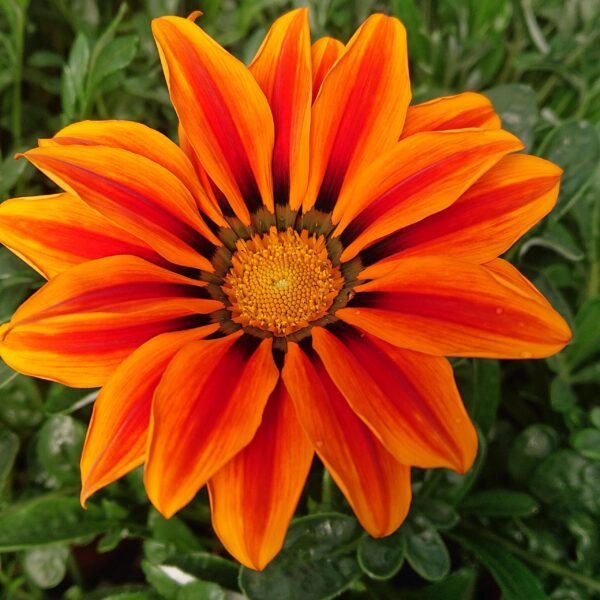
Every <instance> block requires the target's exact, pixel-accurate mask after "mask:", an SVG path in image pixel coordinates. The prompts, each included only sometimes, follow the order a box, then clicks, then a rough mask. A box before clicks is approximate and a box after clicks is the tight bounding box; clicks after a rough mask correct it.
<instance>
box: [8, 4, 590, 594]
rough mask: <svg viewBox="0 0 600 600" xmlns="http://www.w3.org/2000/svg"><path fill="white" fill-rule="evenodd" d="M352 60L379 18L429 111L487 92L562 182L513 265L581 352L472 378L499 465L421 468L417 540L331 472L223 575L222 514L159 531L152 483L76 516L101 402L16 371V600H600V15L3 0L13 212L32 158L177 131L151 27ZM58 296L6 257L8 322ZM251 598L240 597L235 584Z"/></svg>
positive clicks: (32, 175) (484, 432)
mask: <svg viewBox="0 0 600 600" xmlns="http://www.w3.org/2000/svg"><path fill="white" fill-rule="evenodd" d="M302 5H309V6H310V7H311V25H312V31H313V35H314V38H315V39H316V38H318V37H320V36H322V35H326V34H327V35H334V36H337V37H339V38H341V39H342V40H344V41H346V40H347V39H348V38H349V36H350V35H351V34H352V32H353V30H354V29H355V28H356V26H357V25H358V24H360V22H361V21H362V20H363V19H364V18H365V17H366V16H367V15H368V14H370V13H371V12H377V11H382V12H386V13H388V14H393V15H396V16H398V17H400V18H401V19H402V20H403V21H404V23H405V25H406V27H407V29H408V42H409V50H410V65H411V77H412V83H413V96H414V98H415V101H421V100H424V99H428V98H431V97H435V96H439V95H447V94H452V93H456V92H460V91H465V90H482V91H484V93H486V94H487V95H488V96H489V97H490V98H491V100H492V101H493V103H494V105H495V107H496V109H497V110H498V112H499V113H500V115H501V116H502V119H503V122H504V126H505V127H506V128H507V129H509V130H511V131H512V132H514V133H516V134H517V135H518V136H520V137H521V138H522V139H523V140H524V141H525V142H526V144H527V150H528V151H529V152H532V153H534V154H538V155H541V156H545V157H547V158H549V159H551V160H553V161H555V162H557V163H558V164H559V165H561V166H562V167H563V169H564V170H565V174H564V177H563V182H562V191H561V194H560V199H559V202H558V206H557V208H556V210H555V211H554V212H553V213H552V215H551V216H550V217H549V218H547V219H546V220H545V221H544V223H543V224H541V225H540V226H538V227H537V228H536V229H535V230H533V231H532V232H531V233H530V234H529V235H527V236H526V238H525V239H523V240H521V242H519V244H518V245H517V246H516V247H515V248H513V249H512V250H511V251H510V253H509V256H508V258H509V259H510V260H511V261H512V262H513V263H515V264H517V265H518V266H519V268H520V269H521V270H522V271H523V272H524V273H525V274H526V275H528V276H529V277H530V278H531V279H532V280H533V281H534V282H535V283H536V285H537V286H538V287H539V288H540V289H541V290H542V291H543V292H544V294H545V295H546V296H547V297H548V298H550V300H551V301H552V303H553V304H554V306H555V307H556V308H557V309H558V310H559V311H560V312H561V313H562V314H563V315H564V316H565V318H566V319H567V320H568V321H569V323H570V324H571V326H572V327H573V329H574V331H575V337H574V341H573V343H572V344H571V345H570V346H569V347H568V348H567V349H566V350H565V351H564V352H563V353H562V354H560V355H559V356H557V357H554V358H552V359H549V360H547V361H518V362H504V363H499V362H497V361H491V360H487V361H484V360H478V361H471V360H464V359H463V360H459V361H454V366H455V371H456V375H457V379H458V383H459V386H460V388H461V391H462V394H463V398H464V399H465V402H466V404H467V406H468V409H469V412H470V414H471V416H472V417H473V419H474V420H475V422H476V423H477V425H478V427H479V430H480V434H481V444H480V446H481V447H480V453H479V456H478V459H477V462H476V465H475V467H474V468H473V469H472V470H471V471H470V472H469V473H468V474H467V475H466V476H458V475H456V474H453V473H450V472H447V471H443V470H439V471H429V472H423V471H418V470H415V473H414V476H413V483H414V493H415V502H414V506H413V509H412V510H411V513H410V516H409V519H408V520H407V522H406V523H405V525H403V526H402V527H401V529H400V530H399V532H397V533H396V534H394V535H393V536H391V537H390V538H386V539H384V540H378V541H376V540H372V539H370V538H368V537H367V536H365V534H364V533H363V532H362V531H361V529H360V528H359V526H358V525H357V523H356V521H355V520H354V518H353V517H352V516H351V511H350V510H349V508H348V506H347V505H346V504H345V502H344V500H343V498H342V496H341V495H340V494H339V492H338V491H337V490H336V489H335V487H334V486H333V484H332V483H331V481H330V480H329V478H328V477H327V475H326V474H324V473H323V471H322V468H321V467H320V465H317V464H315V465H314V467H313V471H312V473H311V477H310V479H309V483H308V485H307V488H306V490H305V492H304V495H303V497H302V500H301V502H300V506H299V509H298V515H297V516H298V519H297V520H296V521H295V523H294V524H293V525H292V529H291V530H290V534H289V536H288V540H287V542H286V547H285V549H284V551H283V552H282V553H281V555H280V557H279V558H277V559H276V561H274V563H273V564H272V565H271V566H270V567H269V568H268V569H267V570H265V571H264V572H263V573H253V572H249V571H246V570H244V569H242V570H241V573H239V571H240V570H239V568H238V566H237V565H236V564H235V563H234V562H233V561H231V560H230V559H229V557H228V556H227V555H226V553H225V552H224V550H223V549H222V548H221V547H220V545H219V542H218V541H217V540H216V538H215V536H214V534H213V533H212V530H211V527H210V520H209V511H208V501H207V497H206V495H205V494H204V493H201V494H200V495H199V496H198V498H197V499H196V500H195V501H194V502H193V503H192V504H191V505H190V506H189V507H188V508H186V509H185V510H183V511H182V512H181V513H180V514H179V515H178V516H177V517H175V518H173V519H171V520H170V521H165V520H164V519H162V518H161V517H159V516H158V515H157V514H156V513H155V512H154V511H153V510H151V509H150V508H149V505H148V502H147V500H146V499H145V494H144V491H143V487H142V483H141V475H140V473H139V472H134V473H133V474H131V475H130V476H128V477H126V478H125V479H124V480H123V481H121V482H118V483H116V484H113V485H112V486H110V487H109V488H108V489H107V490H105V491H103V492H101V493H99V494H97V495H96V496H95V497H94V498H93V500H92V501H91V502H90V508H89V510H88V511H85V512H84V511H82V510H81V509H80V507H79V503H78V500H77V496H78V477H79V475H78V460H79V453H80V450H81V445H82V442H83V438H84V434H85V426H86V424H87V422H88V420H89V416H90V412H91V403H92V402H93V399H94V397H95V394H94V392H93V391H92V392H91V393H90V392H88V391H85V390H69V389H67V388H65V387H63V386H60V385H58V384H48V383H47V382H41V381H37V380H33V379H30V378H27V377H24V376H21V375H17V374H16V373H13V372H11V370H10V369H9V368H8V367H6V366H5V365H1V364H0V598H2V599H3V600H9V599H10V600H17V599H24V600H25V599H26V600H29V599H31V600H37V599H43V598H65V599H67V600H95V599H100V598H104V599H109V598H110V599H112V600H144V599H154V598H166V599H167V600H224V599H229V600H233V599H236V598H241V597H243V594H245V595H247V596H248V597H249V598H251V599H255V600H313V599H314V600H316V599H321V598H330V597H333V596H335V595H336V594H342V597H343V598H356V599H375V600H377V599H382V600H387V599H390V600H394V599H404V598H406V599H408V600H413V599H425V600H428V599H431V600H436V599H440V600H477V599H483V600H488V599H491V600H494V599H496V598H504V599H506V600H542V599H545V598H551V599H553V600H591V599H593V598H600V549H599V543H600V542H599V540H600V537H599V527H600V403H599V402H598V400H599V389H600V387H599V386H600V361H599V360H598V359H599V357H600V176H599V169H598V166H599V162H600V142H599V125H600V1H599V0H569V1H565V0H437V1H434V0H395V1H392V0H389V1H380V2H376V1H371V0H355V1H354V2H351V1H348V0H326V1H321V2H317V1H315V2H288V1H276V0H242V1H236V0H204V1H202V0H197V1H195V2H181V1H178V0H147V1H145V2H143V1H139V2H130V3H128V4H127V5H125V4H119V3H118V2H116V1H112V0H107V1H100V0H74V1H72V2H69V1H67V0H51V1H42V0H31V1H28V0H0V199H6V198H8V197H11V196H18V195H33V194H37V193H44V192H47V191H52V189H53V188H52V186H51V185H50V184H49V183H48V182H47V181H45V180H44V178H43V176H41V175H40V174H39V173H36V172H35V171H34V170H33V169H32V168H31V167H29V166H28V165H27V164H26V163H25V161H15V160H13V158H12V156H13V154H14V153H15V152H17V151H20V150H23V149H25V148H29V147H32V146H33V145H35V143H36V139H37V138H39V137H49V136H51V135H52V134H53V133H54V132H55V131H56V130H57V129H59V128H60V127H62V126H63V125H65V124H67V123H70V122H72V121H76V120H79V119H86V118H95V119H104V118H125V119H133V120H137V121H141V122H143V123H146V124H148V125H151V126H153V127H155V128H157V129H159V130H161V131H164V132H166V133H167V134H169V135H171V136H173V134H174V132H175V129H176V122H175V113H174V111H173V110H172V108H171V106H170V103H169V100H168V95H167V91H166V88H165V85H164V82H163V77H162V73H161V70H160V65H159V61H158V57H157V54H156V50H155V46H154V43H153V40H152V37H151V34H150V28H149V23H150V20H151V18H153V17H155V16H159V15H163V14H179V15H182V16H185V15H186V14H187V13H188V12H190V11H191V10H194V9H198V8H199V9H201V10H203V11H204V13H205V14H204V17H202V18H201V20H200V24H201V25H202V26H203V27H204V28H205V29H206V30H207V31H208V32H209V33H210V34H211V35H212V36H214V38H215V39H216V40H218V41H219V42H220V43H222V44H223V45H225V46H226V47H227V48H229V49H230V50H231V51H233V52H234V53H236V54H237V55H238V56H239V57H240V58H242V59H243V60H245V61H248V60H249V59H250V58H251V57H252V56H253V54H254V52H255V51H256V49H257V48H258V45H259V43H260V41H261V40H262V38H263V36H264V34H265V33H266V31H267V29H268V27H269V25H270V23H271V22H272V21H273V20H274V19H275V18H276V17H277V16H279V15H281V14H282V13H283V12H284V11H286V10H288V9H290V8H293V7H296V6H302ZM41 283H42V281H41V279H40V278H39V276H37V275H36V274H35V273H34V272H33V271H32V270H30V269H29V268H28V267H27V266H26V265H25V264H24V263H22V262H20V261H19V260H18V259H17V258H15V257H14V256H13V255H12V254H10V253H9V252H8V251H6V250H4V249H0V322H4V321H5V320H7V319H9V318H10V315H11V314H12V312H13V311H14V309H15V308H16V306H17V305H18V304H19V303H20V302H21V301H22V300H23V299H24V298H25V297H27V295H29V294H30V293H31V292H32V291H33V290H35V289H36V288H37V287H38V286H39V285H41ZM238 576H239V577H238Z"/></svg>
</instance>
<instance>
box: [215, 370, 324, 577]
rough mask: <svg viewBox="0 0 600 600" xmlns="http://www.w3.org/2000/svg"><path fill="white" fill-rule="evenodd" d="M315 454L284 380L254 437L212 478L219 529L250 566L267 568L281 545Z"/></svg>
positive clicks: (232, 551)
mask: <svg viewBox="0 0 600 600" xmlns="http://www.w3.org/2000/svg"><path fill="white" fill-rule="evenodd" d="M313 454H314V452H313V448H312V445H311V443H310V441H309V439H308V438H307V437H306V434H305V433H304V431H303V430H302V428H301V427H300V423H299V422H298V418H297V417H296V411H295V409H294V406H293V404H292V400H291V398H290V397H289V395H288V393H287V391H286V390H285V387H284V385H283V383H281V381H280V383H279V384H278V385H277V387H276V388H275V390H274V391H273V393H272V394H271V397H270V398H269V402H268V403H267V407H266V409H265V412H264V415H263V419H262V422H261V424H260V427H259V428H258V431H257V432H256V435H255V436H254V438H253V439H252V441H251V442H250V443H249V444H248V445H247V446H246V447H245V448H244V449H243V450H242V451H241V452H239V453H238V454H236V455H235V457H234V458H233V459H231V460H230V461H229V462H228V463H227V464H226V465H225V466H224V467H223V468H222V469H220V470H219V471H217V473H216V474H215V475H214V476H213V477H212V478H211V479H210V480H209V482H208V490H209V492H210V504H211V512H212V521H213V526H214V529H215V531H216V532H217V535H218V536H219V539H220V540H221V542H223V545H224V546H225V548H227V550H228V552H229V553H230V554H232V555H233V556H234V557H235V558H237V559H238V560H239V561H240V562H241V563H243V564H244V565H246V566H247V567H250V568H251V569H259V570H260V569H263V568H264V567H265V566H266V565H267V563H269V562H270V561H271V559H272V558H273V557H274V556H275V555H276V554H277V553H278V552H279V550H280V549H281V547H282V545H283V540H284V538H285V534H286V532H287V528H288V525H289V523H290V520H291V518H292V516H293V514H294V511H295V509H296V505H297V504H298V500H299V498H300V494H301V492H302V488H303V487H304V482H305V480H306V477H307V476H308V471H309V469H310V465H311V462H312V457H313Z"/></svg>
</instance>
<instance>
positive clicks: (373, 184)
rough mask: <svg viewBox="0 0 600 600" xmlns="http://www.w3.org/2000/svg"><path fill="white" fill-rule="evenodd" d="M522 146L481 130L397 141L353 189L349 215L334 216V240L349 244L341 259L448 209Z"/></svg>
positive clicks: (504, 134)
mask: <svg viewBox="0 0 600 600" xmlns="http://www.w3.org/2000/svg"><path fill="white" fill-rule="evenodd" d="M522 147H523V145H522V144H521V142H520V141H519V140H518V139H517V138H515V137H514V136H513V135H511V134H510V133H507V132H505V131H501V130H499V131H485V130H482V129H466V130H457V131H444V132H426V133H419V134H415V135H413V136H411V137H409V138H406V139H404V140H402V141H400V142H398V143H397V145H396V147H395V148H394V149H393V150H391V151H389V152H387V153H386V154H384V155H383V156H381V157H380V158H379V159H377V160H376V161H375V162H374V163H373V164H372V165H371V166H370V167H368V168H366V169H365V170H364V172H363V173H362V174H361V175H360V177H358V178H357V179H356V180H355V182H354V185H353V186H352V187H351V188H348V192H347V197H348V201H347V202H344V205H345V206H346V207H347V209H346V211H345V212H344V213H337V214H336V212H335V211H334V213H333V220H334V222H337V221H338V220H339V224H338V226H337V228H336V230H335V232H334V235H336V236H340V235H342V241H343V242H344V245H345V250H344V252H343V254H342V260H343V261H347V260H351V259H352V258H354V257H355V256H356V255H357V254H358V253H359V252H360V251H361V250H363V249H364V248H365V247H367V246H369V245H370V244H372V243H373V242H375V241H377V240H378V239H380V238H382V237H384V236H386V235H389V234H390V233H393V232H394V231H397V230H399V229H401V228H403V227H406V226H408V225H412V224H413V223H416V222H418V221H420V220H421V219H424V218H425V217H428V216H430V215H431V214H434V213H436V212H439V211H440V210H443V209H445V208H447V207H448V206H450V205H451V204H452V203H453V202H455V201H456V200H457V199H458V198H459V197H460V195H461V194H462V193H463V192H465V191H466V190H467V189H468V188H469V187H470V186H471V185H472V184H473V183H475V181H477V179H479V177H481V176H482V175H483V174H484V173H485V172H486V171H487V170H488V169H490V168H491V167H493V166H494V165H495V164H496V163H497V162H498V161H499V160H500V159H501V158H502V157H504V156H505V155H506V154H508V153H509V152H514V151H515V150H519V149H521V148H522ZM343 193H345V192H344V191H343ZM340 200H341V198H340ZM340 219H341V220H340Z"/></svg>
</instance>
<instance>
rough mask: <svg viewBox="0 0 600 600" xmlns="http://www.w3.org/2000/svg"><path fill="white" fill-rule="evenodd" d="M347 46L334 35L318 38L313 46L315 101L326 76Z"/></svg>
mask: <svg viewBox="0 0 600 600" xmlns="http://www.w3.org/2000/svg"><path fill="white" fill-rule="evenodd" d="M345 49H346V46H344V44H342V42H340V41H339V40H336V39H335V38H332V37H322V38H321V39H318V40H317V41H316V42H315V43H314V44H313V45H312V48H311V58H312V77H313V80H312V96H313V102H314V101H315V99H316V98H317V94H318V93H319V91H320V90H321V85H322V84H323V80H324V79H325V76H326V75H327V73H328V72H329V70H330V69H331V67H333V65H334V64H335V62H336V61H337V59H338V58H339V57H340V56H341V55H342V54H343V53H344V50H345Z"/></svg>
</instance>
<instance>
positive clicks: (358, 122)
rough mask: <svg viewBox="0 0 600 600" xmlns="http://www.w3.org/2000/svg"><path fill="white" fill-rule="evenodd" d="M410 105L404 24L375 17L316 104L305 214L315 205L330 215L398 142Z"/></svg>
mask: <svg viewBox="0 0 600 600" xmlns="http://www.w3.org/2000/svg"><path fill="white" fill-rule="evenodd" d="M409 101H410V80H409V78H408V63H407V55H406V31H405V29H404V26H403V25H402V23H400V21H398V19H394V18H393V17H386V16H385V15H372V16H370V17H369V18H368V19H367V20H366V21H365V22H364V24H363V25H362V26H361V27H360V28H359V29H358V31H357V32H356V33H355V34H354V36H353V37H352V39H351V40H350V42H349V43H348V45H347V47H346V51H345V52H344V54H343V55H342V56H341V57H340V59H339V60H338V61H337V62H336V63H335V65H334V66H333V68H332V69H331V70H330V71H329V73H328V74H327V77H326V78H325V79H324V81H323V84H322V86H321V91H320V92H319V95H318V97H317V99H316V101H315V103H314V105H313V113H312V123H311V137H310V160H311V164H310V176H309V184H308V191H307V194H306V198H305V201H304V211H305V212H306V211H308V210H309V209H310V208H312V207H313V206H315V208H317V209H318V210H322V211H325V212H329V211H330V210H331V209H332V208H333V206H334V204H335V202H336V200H337V196H338V194H339V192H340V189H341V188H342V184H343V183H344V182H345V181H346V180H349V179H351V178H352V177H353V175H354V173H355V172H356V171H357V170H359V169H362V168H363V167H364V165H365V164H366V163H367V162H370V161H371V160H372V159H373V158H374V157H375V156H377V155H379V154H381V153H382V152H385V151H386V150H388V149H389V148H392V147H393V146H394V145H395V144H396V143H397V140H398V138H399V137H400V133H401V132H402V126H403V124H404V118H405V116H406V110H407V108H408V103H409ZM344 187H345V186H344Z"/></svg>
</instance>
